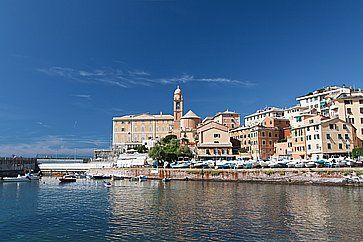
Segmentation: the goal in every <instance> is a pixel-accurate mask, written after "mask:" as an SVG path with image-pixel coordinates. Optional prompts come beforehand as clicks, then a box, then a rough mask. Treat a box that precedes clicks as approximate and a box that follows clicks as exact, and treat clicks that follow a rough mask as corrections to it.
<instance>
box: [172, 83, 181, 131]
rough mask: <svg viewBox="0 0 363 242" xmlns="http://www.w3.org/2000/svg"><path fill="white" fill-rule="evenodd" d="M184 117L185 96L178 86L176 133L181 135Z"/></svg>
mask: <svg viewBox="0 0 363 242" xmlns="http://www.w3.org/2000/svg"><path fill="white" fill-rule="evenodd" d="M182 116H183V94H182V91H181V89H180V87H179V86H178V87H177V88H176V89H175V91H174V133H175V134H177V136H178V137H179V135H178V134H180V120H181V117H182Z"/></svg>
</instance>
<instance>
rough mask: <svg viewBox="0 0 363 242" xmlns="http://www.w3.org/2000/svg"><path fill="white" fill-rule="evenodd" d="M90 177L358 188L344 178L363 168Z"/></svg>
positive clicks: (134, 171) (115, 171)
mask: <svg viewBox="0 0 363 242" xmlns="http://www.w3.org/2000/svg"><path fill="white" fill-rule="evenodd" d="M89 173H91V174H103V175H115V176H122V177H125V178H131V177H135V176H139V175H144V176H147V177H148V178H149V179H163V178H170V179H172V180H195V181H230V182H266V183H284V184H317V185H357V186H362V185H363V183H362V182H360V183H347V182H345V179H344V178H345V177H347V176H349V175H351V174H356V175H361V174H363V168H300V169H294V168H281V169H248V170H246V169H243V170H234V169H229V170H215V169H162V168H159V169H154V168H102V169H90V170H89Z"/></svg>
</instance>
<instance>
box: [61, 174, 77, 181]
mask: <svg viewBox="0 0 363 242" xmlns="http://www.w3.org/2000/svg"><path fill="white" fill-rule="evenodd" d="M58 180H59V182H62V183H65V182H76V181H77V177H76V176H75V175H64V176H62V177H60V178H58Z"/></svg>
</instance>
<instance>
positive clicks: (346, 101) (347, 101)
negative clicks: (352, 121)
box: [344, 100, 352, 104]
mask: <svg viewBox="0 0 363 242" xmlns="http://www.w3.org/2000/svg"><path fill="white" fill-rule="evenodd" d="M344 104H352V100H344Z"/></svg>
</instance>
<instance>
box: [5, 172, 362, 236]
mask: <svg viewBox="0 0 363 242" xmlns="http://www.w3.org/2000/svg"><path fill="white" fill-rule="evenodd" d="M362 224H363V188H361V187H331V186H329V187H328V186H309V185H277V184H251V183H232V182H196V181H171V182H167V183H163V182H162V181H145V182H130V181H128V180H123V181H115V182H114V186H113V187H111V188H106V187H104V186H103V182H102V181H94V180H77V182H75V183H69V184H59V182H58V181H57V180H56V179H55V178H49V177H48V178H43V179H42V180H41V181H39V182H38V181H32V182H23V183H3V182H0V235H1V237H0V241H143V240H147V241H175V240H177V241H181V240H184V241H193V240H194V241H207V240H212V241H261V240H264V241H276V240H279V241H312V240H319V241H362V239H363V227H362Z"/></svg>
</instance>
